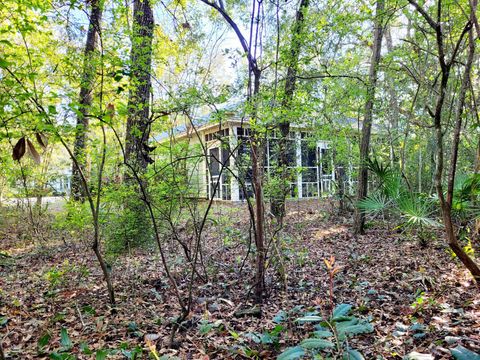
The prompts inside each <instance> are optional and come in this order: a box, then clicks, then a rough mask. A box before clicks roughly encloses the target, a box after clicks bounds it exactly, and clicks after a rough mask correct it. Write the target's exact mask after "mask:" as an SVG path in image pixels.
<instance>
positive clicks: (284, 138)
mask: <svg viewBox="0 0 480 360" xmlns="http://www.w3.org/2000/svg"><path fill="white" fill-rule="evenodd" d="M309 5H310V0H300V5H299V7H298V10H297V13H296V16H295V22H294V24H293V28H292V39H291V42H290V55H289V58H288V60H287V77H286V79H285V90H284V94H283V97H282V102H281V109H282V114H281V115H280V116H281V119H280V125H279V129H280V139H279V151H278V170H279V171H278V175H279V178H280V180H281V182H282V186H281V189H280V193H279V194H278V195H276V196H274V198H273V199H272V204H271V211H272V214H273V215H274V216H275V217H276V218H277V219H278V220H279V222H280V223H281V222H282V221H283V217H284V216H285V198H286V197H287V194H288V192H289V191H290V177H291V174H289V173H288V149H287V143H288V135H289V133H290V118H289V114H288V112H289V110H290V109H291V107H292V100H293V95H294V93H295V88H296V78H297V72H298V60H299V57H300V51H301V47H302V43H303V41H302V35H303V31H304V28H305V15H306V12H307V10H308V7H309Z"/></svg>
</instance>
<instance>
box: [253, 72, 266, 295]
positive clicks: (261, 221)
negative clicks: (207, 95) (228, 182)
mask: <svg viewBox="0 0 480 360" xmlns="http://www.w3.org/2000/svg"><path fill="white" fill-rule="evenodd" d="M252 73H253V77H254V79H253V98H252V99H251V101H252V102H253V107H252V108H253V113H252V118H254V119H256V117H257V105H256V104H257V101H258V96H259V93H260V76H261V72H260V71H259V70H258V69H253V71H252ZM251 147H252V182H253V186H254V193H255V217H256V221H255V225H256V226H255V230H256V231H255V246H256V248H257V254H256V265H257V272H256V274H255V301H256V302H257V303H258V304H261V303H262V302H263V294H264V292H265V258H266V248H265V209H264V197H263V154H262V151H263V146H261V139H259V137H258V136H255V134H252V139H251Z"/></svg>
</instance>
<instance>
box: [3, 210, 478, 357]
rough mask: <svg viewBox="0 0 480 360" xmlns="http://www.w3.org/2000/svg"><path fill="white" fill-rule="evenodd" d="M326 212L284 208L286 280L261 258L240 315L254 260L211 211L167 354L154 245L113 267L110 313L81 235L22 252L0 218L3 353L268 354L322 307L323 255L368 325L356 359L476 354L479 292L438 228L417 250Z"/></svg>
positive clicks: (395, 235) (298, 334)
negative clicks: (259, 294)
mask: <svg viewBox="0 0 480 360" xmlns="http://www.w3.org/2000/svg"><path fill="white" fill-rule="evenodd" d="M332 214H333V213H332V212H331V209H330V208H329V205H322V206H320V205H319V204H316V203H305V204H299V203H296V204H291V206H290V208H289V212H288V216H287V219H286V222H285V223H286V224H287V225H286V227H285V230H284V233H283V235H282V241H283V244H282V249H283V250H282V251H283V255H284V256H283V259H284V266H285V274H286V275H287V276H286V284H285V282H282V281H281V280H280V278H281V276H279V274H278V271H276V270H274V268H277V269H278V263H277V264H276V263H275V261H274V260H275V259H274V258H273V257H272V258H271V263H270V265H271V266H270V269H271V270H269V271H268V273H267V278H266V287H267V289H268V293H267V297H266V300H265V302H264V305H263V307H262V314H261V317H255V316H241V317H239V316H238V315H239V312H238V311H239V310H241V309H249V308H251V307H252V306H253V302H252V299H251V296H252V295H253V294H252V291H251V284H252V283H253V274H254V273H253V267H252V266H253V260H251V261H247V262H246V263H245V265H244V266H243V267H242V263H243V258H244V257H245V254H246V252H247V245H246V244H247V240H248V236H246V234H247V233H248V221H247V217H246V212H245V210H244V209H239V208H236V207H231V208H230V207H221V206H217V207H216V209H215V214H214V215H212V218H215V219H216V220H215V221H212V222H209V223H208V228H207V229H206V231H205V234H206V236H205V250H204V259H206V260H205V261H206V268H207V272H208V273H209V274H210V276H209V279H208V281H207V282H200V281H198V282H197V283H196V284H195V294H194V295H195V305H194V307H193V309H192V312H191V314H190V315H189V317H188V321H186V322H185V323H184V326H183V327H182V328H181V329H180V331H179V333H178V334H177V337H176V339H177V341H178V342H176V343H175V344H174V345H175V346H174V348H171V347H170V346H169V336H170V331H171V320H172V318H174V317H175V316H178V314H179V306H178V303H177V301H176V299H175V297H174V296H173V292H172V291H171V289H170V287H169V285H168V283H167V280H166V277H165V275H164V273H163V271H162V267H161V262H160V258H159V255H158V253H157V251H155V250H149V251H147V250H142V251H135V252H134V253H132V254H130V255H123V256H120V257H118V258H117V259H116V260H115V262H114V263H113V264H112V276H113V280H114V285H115V288H116V295H117V302H118V307H117V312H116V313H112V312H111V311H110V308H109V306H108V299H107V292H106V290H105V286H104V282H103V280H102V276H101V273H100V270H99V268H98V265H97V263H96V260H95V257H94V255H93V253H92V251H91V250H90V249H89V247H88V246H87V245H86V244H85V243H83V242H81V241H71V240H68V239H67V240H65V241H50V242H46V243H37V244H36V245H30V246H25V241H20V240H19V239H21V238H22V236H23V235H22V234H21V228H22V224H21V223H20V222H17V224H16V225H15V224H12V223H11V224H10V226H8V227H6V226H3V228H2V229H1V230H0V250H1V251H2V253H3V254H8V257H7V256H0V331H1V333H0V335H1V336H2V337H3V347H4V350H5V353H6V355H7V359H40V358H48V357H49V356H50V357H51V358H54V359H70V358H74V357H73V356H75V357H76V358H80V359H90V358H95V355H92V354H95V353H96V358H97V359H102V358H104V357H103V356H104V355H107V354H109V355H108V359H110V358H112V359H116V358H118V359H122V358H130V359H131V358H134V356H135V353H137V356H136V357H135V358H136V359H147V358H153V357H152V355H151V351H150V350H151V349H152V348H153V347H155V348H156V351H157V352H158V354H159V356H165V357H164V358H179V359H226V358H237V359H242V358H266V359H267V358H275V357H276V356H277V355H278V354H279V353H281V352H282V351H283V350H284V349H285V348H287V347H289V346H295V345H297V344H299V343H300V342H301V341H302V340H303V339H305V338H307V337H308V336H309V334H311V332H312V325H311V324H305V325H302V324H299V323H298V322H295V321H294V320H295V319H296V318H298V317H299V316H302V315H305V312H306V311H317V312H319V313H320V314H323V315H325V314H327V313H328V309H329V306H330V298H329V295H328V294H329V285H328V284H329V278H328V274H327V271H326V266H325V263H324V259H325V258H330V256H334V257H335V259H336V264H337V265H339V266H341V270H340V272H339V273H338V274H337V275H336V276H335V286H334V299H333V301H334V302H335V303H336V304H341V303H348V304H351V305H353V313H354V314H355V316H358V317H360V318H364V319H368V320H371V322H372V324H373V326H374V331H373V332H371V333H367V334H362V335H359V336H356V337H354V338H353V339H351V340H350V346H352V347H355V348H356V349H358V350H360V351H361V352H362V353H363V355H364V357H365V359H382V358H384V359H402V358H405V356H406V355H408V354H412V352H418V353H420V354H430V355H431V357H425V358H424V359H433V358H435V359H450V358H452V357H451V355H450V351H449V349H451V348H454V347H456V346H457V345H463V346H464V347H466V348H469V349H470V350H473V351H477V352H478V351H479V349H480V294H479V292H478V290H477V288H476V287H475V285H474V283H473V280H472V279H471V278H470V277H469V275H468V273H467V272H466V271H465V270H464V269H463V268H462V267H460V266H459V265H458V264H457V261H456V260H455V259H452V257H451V255H450V254H449V252H448V251H447V249H446V247H445V245H444V243H443V241H442V239H441V236H440V235H438V237H437V236H435V237H434V238H433V239H431V241H430V242H429V243H428V245H427V246H426V247H422V246H421V245H420V244H419V242H418V240H417V239H416V237H415V236H413V235H408V234H406V233H403V234H401V233H399V232H398V231H394V230H392V229H391V228H390V227H389V226H387V225H385V224H383V225H382V224H374V225H372V226H371V227H370V228H369V229H368V230H367V234H366V235H364V236H358V237H356V236H354V235H353V234H352V233H351V231H350V228H351V218H352V216H351V215H350V214H349V215H344V216H340V215H332ZM4 225H5V224H4ZM183 231H185V232H187V231H188V228H187V227H186V228H185V229H184V230H183ZM53 234H55V232H54V231H53V230H52V236H54V235H53ZM170 259H173V258H172V256H171V257H170ZM173 260H175V259H173ZM173 260H172V261H173ZM182 266H183V267H182ZM184 267H185V266H184V264H182V262H181V260H178V259H177V260H176V261H175V263H174V264H173V265H172V272H173V275H174V276H175V278H176V279H177V281H178V282H179V284H180V286H179V287H180V292H181V293H182V294H186V291H187V289H188V282H187V276H186V275H185V273H183V272H182V270H181V269H182V268H184ZM285 285H286V286H287V289H286V290H285ZM279 316H280V318H282V319H280V320H279ZM279 323H281V326H280V327H279V326H278V324H279ZM62 329H63V330H62ZM149 346H150V350H149ZM52 353H53V355H51V354H52ZM326 354H328V353H326ZM332 356H333V355H332ZM332 358H335V357H332ZM414 358H415V357H412V359H414ZM418 358H419V357H418Z"/></svg>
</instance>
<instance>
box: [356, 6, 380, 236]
mask: <svg viewBox="0 0 480 360" xmlns="http://www.w3.org/2000/svg"><path fill="white" fill-rule="evenodd" d="M384 9H385V0H377V6H376V11H375V17H376V19H375V30H374V35H373V49H372V59H371V63H370V73H369V81H368V87H367V101H366V104H365V115H364V119H363V126H362V140H361V144H360V168H359V173H358V189H357V200H358V201H360V200H362V199H364V198H365V197H366V196H367V193H368V169H367V159H368V154H369V151H370V137H371V132H372V117H373V103H374V100H375V89H376V85H377V74H378V64H379V63H380V51H381V49H382V38H383V24H382V14H383V11H384ZM364 225H365V213H364V212H363V211H362V210H360V209H358V208H357V209H356V211H355V224H354V231H355V233H356V234H362V233H363V231H364Z"/></svg>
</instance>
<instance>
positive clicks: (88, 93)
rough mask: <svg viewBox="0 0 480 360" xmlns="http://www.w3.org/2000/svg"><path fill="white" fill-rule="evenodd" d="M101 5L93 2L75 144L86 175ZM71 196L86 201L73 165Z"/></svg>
mask: <svg viewBox="0 0 480 360" xmlns="http://www.w3.org/2000/svg"><path fill="white" fill-rule="evenodd" d="M101 3H102V1H101V0H92V1H91V10H90V21H89V27H88V32H87V40H86V43H85V53H84V59H83V73H82V80H81V83H80V95H79V108H78V111H79V113H78V114H77V124H76V129H75V143H74V147H73V155H74V156H75V157H76V158H77V159H78V163H79V165H80V166H81V168H82V170H83V171H84V174H85V165H86V163H87V159H86V157H87V155H86V151H85V150H86V143H87V133H88V125H89V121H88V112H89V110H90V108H91V106H92V102H93V96H92V93H93V88H94V85H95V73H96V69H97V62H96V59H95V51H96V48H97V45H98V41H99V37H100V23H101V21H102V4H101ZM71 195H72V198H73V199H74V200H75V201H78V200H83V199H85V195H86V194H85V190H84V186H83V184H82V178H81V175H80V172H79V169H78V168H77V166H75V164H73V165H72V184H71Z"/></svg>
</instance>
